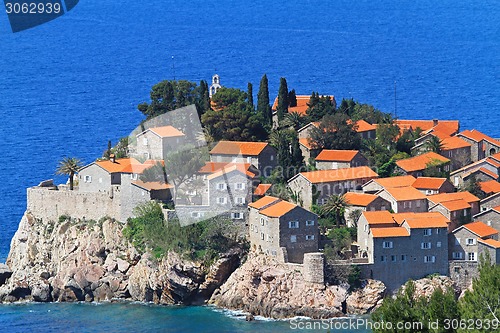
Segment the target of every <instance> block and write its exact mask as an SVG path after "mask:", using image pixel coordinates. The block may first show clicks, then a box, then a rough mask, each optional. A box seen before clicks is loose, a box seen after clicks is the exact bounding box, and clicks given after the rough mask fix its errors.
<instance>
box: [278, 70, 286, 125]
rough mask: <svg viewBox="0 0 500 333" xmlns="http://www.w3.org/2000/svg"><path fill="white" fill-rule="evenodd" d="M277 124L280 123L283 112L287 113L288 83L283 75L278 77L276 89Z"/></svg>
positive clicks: (283, 116) (283, 115)
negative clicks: (278, 85) (278, 84)
mask: <svg viewBox="0 0 500 333" xmlns="http://www.w3.org/2000/svg"><path fill="white" fill-rule="evenodd" d="M277 111H278V124H279V125H281V123H282V121H283V119H284V118H285V114H287V113H288V85H287V83H286V79H285V78H284V77H282V78H280V88H279V90H278V108H277Z"/></svg>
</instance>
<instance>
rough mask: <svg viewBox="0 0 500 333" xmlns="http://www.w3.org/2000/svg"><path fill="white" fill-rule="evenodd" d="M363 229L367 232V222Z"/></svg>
mask: <svg viewBox="0 0 500 333" xmlns="http://www.w3.org/2000/svg"><path fill="white" fill-rule="evenodd" d="M364 230H365V231H366V232H368V224H365V227H364Z"/></svg>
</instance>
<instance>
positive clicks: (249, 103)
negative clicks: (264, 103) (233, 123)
mask: <svg viewBox="0 0 500 333" xmlns="http://www.w3.org/2000/svg"><path fill="white" fill-rule="evenodd" d="M247 90H248V92H247V95H248V105H250V106H251V107H252V109H253V86H252V84H251V83H250V82H248V89H247Z"/></svg>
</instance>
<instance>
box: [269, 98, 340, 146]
mask: <svg viewBox="0 0 500 333" xmlns="http://www.w3.org/2000/svg"><path fill="white" fill-rule="evenodd" d="M326 96H328V97H329V98H330V102H331V103H332V107H333V109H335V108H336V107H337V101H336V100H335V96H333V95H326ZM296 98H297V104H296V105H293V106H289V107H288V113H293V112H294V113H298V114H299V115H301V116H303V117H304V116H306V115H307V109H308V108H309V105H307V104H308V103H309V100H310V99H311V96H309V95H297V96H296ZM271 110H272V112H273V127H274V128H277V127H278V111H277V110H278V97H277V96H276V98H275V99H274V102H273V106H272V107H271ZM299 137H300V136H299Z"/></svg>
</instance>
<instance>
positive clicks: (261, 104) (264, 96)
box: [257, 74, 273, 128]
mask: <svg viewBox="0 0 500 333" xmlns="http://www.w3.org/2000/svg"><path fill="white" fill-rule="evenodd" d="M268 84H269V82H268V80H267V75H266V74H264V76H262V79H261V80H260V86H259V93H258V94H257V113H260V114H261V115H262V117H263V118H264V120H265V125H266V126H267V127H269V128H270V127H271V126H272V121H273V113H272V111H271V106H270V105H269V87H268Z"/></svg>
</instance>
